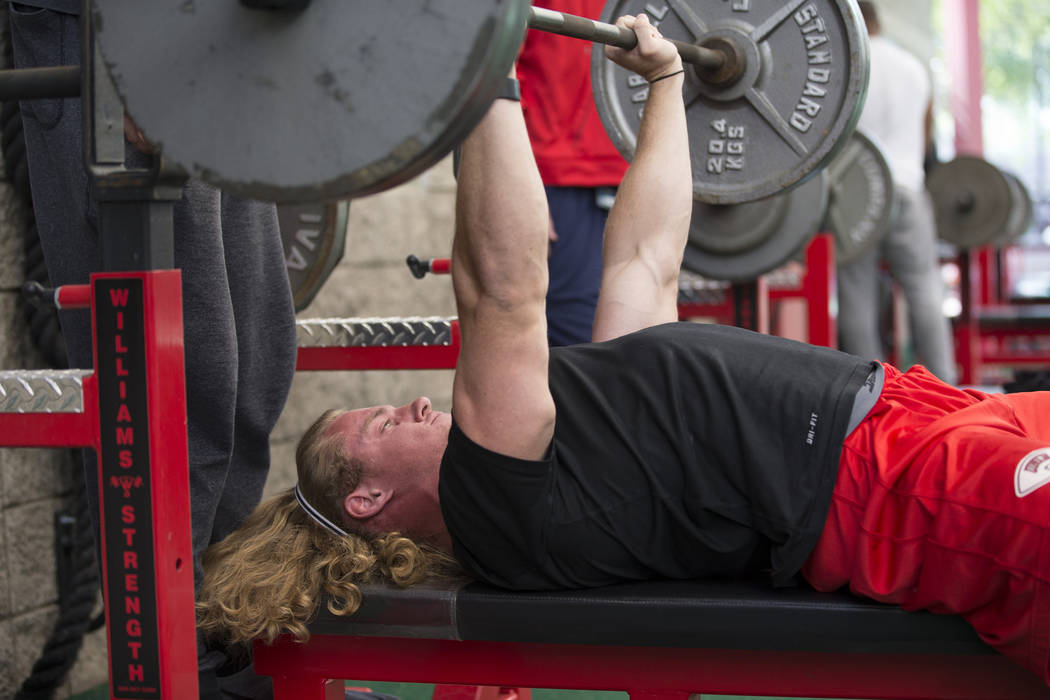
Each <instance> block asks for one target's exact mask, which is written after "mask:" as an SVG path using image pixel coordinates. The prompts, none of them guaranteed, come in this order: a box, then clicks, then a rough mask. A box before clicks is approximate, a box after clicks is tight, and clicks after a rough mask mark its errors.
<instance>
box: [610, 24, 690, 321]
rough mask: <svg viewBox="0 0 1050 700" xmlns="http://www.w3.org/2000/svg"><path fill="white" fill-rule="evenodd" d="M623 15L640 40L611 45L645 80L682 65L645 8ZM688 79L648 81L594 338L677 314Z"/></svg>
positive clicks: (615, 212) (685, 201)
mask: <svg viewBox="0 0 1050 700" xmlns="http://www.w3.org/2000/svg"><path fill="white" fill-rule="evenodd" d="M635 22H639V23H642V24H641V25H640V26H638V27H635V26H634V23H635ZM617 23H618V24H620V23H624V26H631V27H632V28H635V30H636V32H637V33H638V35H639V42H638V47H637V48H635V49H633V50H632V51H630V52H624V51H623V50H622V49H612V48H608V49H606V53H607V54H608V55H609V56H610V58H613V59H614V60H616V61H617V62H618V63H620V64H621V65H624V66H625V67H627V68H628V69H630V70H634V71H635V72H636V73H638V74H639V75H641V76H642V77H643V78H645V79H646V80H652V79H654V78H657V77H660V76H662V75H667V74H669V73H673V72H675V71H678V70H680V69H681V67H682V64H681V59H680V58H679V57H678V53H677V51H675V49H674V47H673V46H672V45H671V44H670V43H668V42H666V41H664V40H663V39H662V38H661V37H660V36H659V33H658V32H656V30H655V29H653V28H651V27H649V26H648V20H647V19H645V18H644V15H639V17H638V19H637V20H632V19H631V18H621V19H620V20H619V21H618V22H617ZM687 70H688V69H687ZM683 82H684V75H676V76H674V77H670V78H666V79H664V80H660V81H658V82H656V83H653V84H652V85H650V88H649V99H648V101H647V102H646V105H645V113H644V116H643V118H642V123H641V126H640V128H639V132H638V145H637V148H636V149H635V156H634V159H633V160H632V162H631V166H630V168H629V169H628V171H627V175H626V176H625V177H624V179H623V183H622V184H621V185H620V189H619V192H618V193H617V195H616V203H615V204H614V205H613V209H612V211H611V212H610V213H609V219H608V222H607V223H606V226H605V245H604V251H603V272H602V287H601V293H600V294H599V297H598V308H597V310H596V312H595V319H594V331H593V339H594V340H595V341H600V340H607V339H609V338H615V337H617V336H620V335H623V334H625V333H630V332H631V331H635V330H639V329H641V328H646V327H648V326H652V325H655V324H658V323H664V322H667V321H675V320H677V319H678V309H677V302H678V272H679V269H680V267H681V264H682V254H683V250H684V248H685V243H686V240H687V239H688V236H689V219H690V216H691V214H692V208H693V189H692V188H693V179H692V170H691V164H690V155H689V139H688V134H687V128H686V118H685V106H684V104H683V101H682V85H683Z"/></svg>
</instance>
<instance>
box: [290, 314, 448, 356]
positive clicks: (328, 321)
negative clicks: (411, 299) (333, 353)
mask: <svg viewBox="0 0 1050 700" xmlns="http://www.w3.org/2000/svg"><path fill="white" fill-rule="evenodd" d="M454 320H455V319H454V318H438V317H431V318H320V319H308V320H304V321H299V322H298V323H296V326H297V328H296V333H297V336H298V342H299V347H301V348H302V347H311V348H329V347H345V348H351V347H390V346H393V345H399V346H410V345H451V344H452V322H453V321H454Z"/></svg>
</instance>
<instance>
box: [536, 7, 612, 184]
mask: <svg viewBox="0 0 1050 700" xmlns="http://www.w3.org/2000/svg"><path fill="white" fill-rule="evenodd" d="M533 4H534V5H535V6H537V7H546V8H548V9H552V10H557V11H559V12H567V13H570V14H574V15H580V16H582V17H589V18H591V19H597V18H598V17H599V15H600V14H601V11H602V8H603V7H604V6H605V0H538V1H536V2H533ZM592 46H594V44H593V43H591V42H589V41H583V40H581V39H572V38H569V37H563V36H558V35H556V34H551V33H549V32H543V31H538V30H530V31H529V32H528V33H527V35H526V37H525V43H524V45H523V46H522V50H521V55H520V56H519V57H518V80H519V81H520V83H521V104H522V109H523V110H524V112H525V123H526V125H527V126H528V129H529V139H530V140H531V141H532V150H533V153H535V156H536V164H537V165H538V166H539V170H540V176H541V177H542V178H543V183H544V184H545V185H557V186H562V187H600V186H617V185H619V184H620V180H622V179H623V175H624V173H625V172H627V161H625V160H624V159H623V157H622V156H621V155H620V152H619V151H617V150H616V146H614V145H613V144H612V141H610V140H609V137H608V135H606V133H605V128H604V127H603V126H602V120H601V118H600V117H599V116H598V110H597V109H596V108H595V106H594V96H593V93H592V91H591V47H592Z"/></svg>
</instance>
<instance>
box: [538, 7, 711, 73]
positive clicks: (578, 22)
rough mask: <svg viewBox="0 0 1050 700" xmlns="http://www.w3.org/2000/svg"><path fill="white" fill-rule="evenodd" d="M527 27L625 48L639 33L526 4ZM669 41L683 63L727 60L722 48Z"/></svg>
mask: <svg viewBox="0 0 1050 700" xmlns="http://www.w3.org/2000/svg"><path fill="white" fill-rule="evenodd" d="M529 28H530V29H539V30H541V31H544V32H551V33H552V34H560V35H562V36H569V37H573V38H575V39H586V40H588V41H595V42H598V43H600V44H607V45H609V46H617V47H619V48H621V49H627V50H631V49H633V48H634V47H635V46H637V45H638V37H636V36H635V35H634V32H633V31H631V30H630V29H627V28H625V27H617V26H616V25H615V24H606V23H605V22H597V21H595V20H593V19H587V18H586V17H578V16H576V15H569V14H566V13H564V12H556V11H554V10H547V9H544V8H542V7H531V8H529ZM668 41H670V42H671V43H672V44H674V45H675V48H677V49H678V55H679V56H681V57H682V60H683V61H685V62H686V63H692V64H694V65H697V66H700V67H701V68H707V69H710V70H717V69H719V68H721V67H722V66H723V65H724V64H725V62H726V58H725V54H724V53H722V52H721V51H716V50H713V49H708V48H704V47H703V46H697V45H696V44H690V43H688V42H685V41H678V40H677V39H668Z"/></svg>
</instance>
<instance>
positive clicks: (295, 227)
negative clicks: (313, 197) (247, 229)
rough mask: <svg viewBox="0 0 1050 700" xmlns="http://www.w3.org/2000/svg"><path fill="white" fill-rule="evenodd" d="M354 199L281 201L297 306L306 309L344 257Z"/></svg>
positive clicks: (287, 264) (280, 217)
mask: <svg viewBox="0 0 1050 700" xmlns="http://www.w3.org/2000/svg"><path fill="white" fill-rule="evenodd" d="M349 217H350V202H349V201H340V202H329V203H327V204H281V205H279V206H278V207H277V221H278V224H279V225H280V227H281V241H282V243H284V266H285V269H286V270H287V271H288V282H289V284H291V287H292V300H293V301H294V303H295V310H296V311H302V310H303V309H305V308H306V307H307V306H308V305H309V303H310V302H311V301H313V298H314V297H315V296H316V295H317V292H319V291H321V287H322V285H324V283H325V281H326V280H327V279H328V276H329V275H331V274H332V270H334V269H335V266H336V265H337V264H338V263H339V261H340V260H342V259H343V250H344V248H345V244H346V225H347V220H348V219H349Z"/></svg>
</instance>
